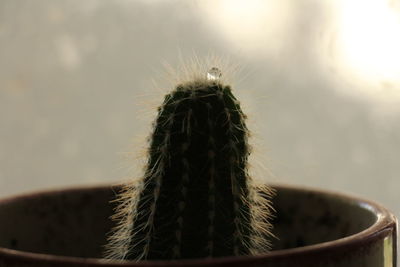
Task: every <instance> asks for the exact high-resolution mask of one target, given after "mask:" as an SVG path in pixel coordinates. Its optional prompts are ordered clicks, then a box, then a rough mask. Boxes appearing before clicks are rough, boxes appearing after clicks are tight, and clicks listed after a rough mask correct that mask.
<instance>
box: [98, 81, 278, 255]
mask: <svg viewBox="0 0 400 267" xmlns="http://www.w3.org/2000/svg"><path fill="white" fill-rule="evenodd" d="M245 120H246V116H245V114H244V113H243V112H242V110H241V108H240V103H239V101H238V100H237V99H236V98H235V97H234V96H233V94H232V90H231V88H230V87H229V86H226V85H223V84H221V83H220V82H219V81H218V80H217V79H209V80H206V79H204V80H196V81H192V82H188V83H185V84H182V85H179V86H177V87H176V89H175V90H174V91H172V92H171V93H170V94H168V95H166V96H165V99H164V102H163V104H162V105H161V106H160V107H159V108H158V116H157V119H156V121H155V123H154V129H153V133H152V135H151V138H150V140H149V143H150V148H149V149H148V161H147V166H146V167H145V174H144V177H143V178H142V179H141V180H140V182H139V183H136V184H134V185H132V186H127V188H126V189H125V191H124V192H123V193H122V194H121V197H120V198H121V200H122V203H121V204H120V207H119V209H118V211H117V214H116V215H115V217H116V218H117V219H119V220H120V221H119V225H118V226H117V228H116V229H115V231H114V233H113V235H112V236H111V237H110V243H109V245H108V247H107V253H106V254H107V258H111V259H127V260H141V259H147V260H155V259H157V260H161V259H163V260H165V259H189V258H204V257H223V256H232V255H249V254H256V253H260V252H265V251H267V249H268V246H269V242H268V238H269V237H270V230H271V225H270V223H269V222H268V220H267V219H268V217H269V215H270V211H271V207H270V206H269V199H268V194H269V193H270V190H269V189H268V188H260V187H257V186H255V185H254V184H253V180H252V179H251V177H250V176H249V174H248V163H247V161H248V156H249V153H250V147H249V145H248V137H249V132H248V129H247V127H246V123H245Z"/></svg>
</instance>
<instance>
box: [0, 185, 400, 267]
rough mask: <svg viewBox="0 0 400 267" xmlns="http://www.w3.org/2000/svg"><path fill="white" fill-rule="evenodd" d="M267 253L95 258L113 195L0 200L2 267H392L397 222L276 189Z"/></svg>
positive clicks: (379, 212) (85, 192)
mask: <svg viewBox="0 0 400 267" xmlns="http://www.w3.org/2000/svg"><path fill="white" fill-rule="evenodd" d="M275 188H276V189H277V196H276V197H275V198H274V207H275V208H276V210H277V213H276V218H275V221H274V225H275V230H274V231H275V235H276V236H278V237H279V240H274V249H273V251H271V252H269V253H266V254H264V255H260V256H246V257H227V258H216V259H196V260H182V261H148V262H145V261H143V262H110V261H105V260H103V259H100V257H101V253H102V247H103V245H104V244H105V242H106V239H105V236H106V233H107V232H108V231H109V230H110V229H111V227H112V222H111V221H110V220H109V216H110V215H111V213H112V209H113V207H112V205H111V204H110V203H109V201H110V200H112V199H113V198H114V197H115V192H116V191H118V189H119V188H116V187H111V186H98V187H86V188H75V189H64V190H55V191H48V192H40V193H33V194H28V195H22V196H17V197H12V198H8V199H4V200H1V201H0V266H19V267H23V266H36V267H44V266H46V267H49V266H58V267H62V266H71V267H72V266H74V267H75V266H76V267H77V266H86V267H94V266H98V267H100V266H103V267H106V266H108V267H110V266H115V267H117V266H120V267H122V266H126V267H127V266H167V265H168V266H188V267H194V266H221V267H222V266H224V267H225V266H226V267H228V266H229V267H231V266H248V267H256V266H273V267H279V266H282V267H283V266H285V267H294V266H296V267H302V266H307V267H311V266H315V267H318V266H324V267H328V266H336V267H340V266H346V267H353V266H357V267H361V266H362V267H372V266H373V267H389V266H390V267H392V266H396V219H395V218H394V216H393V215H392V214H391V213H390V212H388V211H387V210H386V209H385V208H383V207H381V206H380V205H378V204H375V203H372V202H370V201H366V200H362V199H359V198H355V197H349V196H344V195H341V194H336V193H329V192H323V191H319V190H310V189H304V188H295V187H289V186H275Z"/></svg>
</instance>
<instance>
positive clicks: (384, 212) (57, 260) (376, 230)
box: [0, 183, 397, 267]
mask: <svg viewBox="0 0 400 267" xmlns="http://www.w3.org/2000/svg"><path fill="white" fill-rule="evenodd" d="M116 186H118V185H116V184H109V183H107V184H96V185H81V186H71V187H66V188H57V189H47V190H40V191H35V192H30V193H25V194H24V193H22V194H18V195H15V196H9V197H6V198H2V199H0V206H2V205H4V204H7V203H8V202H13V201H17V200H19V199H23V198H32V197H35V196H38V195H43V194H58V193H65V192H74V191H82V190H83V191H85V190H96V189H97V190H98V189H106V188H114V187H116ZM271 187H272V188H273V189H277V191H279V189H280V188H285V189H290V190H293V191H302V192H304V193H307V192H309V193H319V194H323V195H328V196H330V197H333V198H337V199H345V200H346V201H348V202H350V203H351V202H353V203H354V204H355V205H358V206H361V207H362V208H364V209H366V210H369V211H370V212H371V213H373V214H374V215H375V217H376V221H375V222H374V223H373V224H372V225H371V226H369V227H368V228H366V229H364V230H363V231H361V232H358V233H355V234H352V235H349V236H346V237H343V238H339V239H336V240H332V241H327V242H322V243H318V244H313V245H308V246H302V247H295V248H289V249H281V250H273V251H270V252H268V253H266V254H261V255H255V256H229V257H221V258H206V259H203V258H201V259H188V260H168V261H165V260H159V261H158V260H155V261H140V262H134V261H120V262H119V261H112V260H107V259H101V258H80V257H72V256H58V255H52V254H42V253H34V252H27V251H20V250H14V249H10V248H5V247H0V258H1V257H6V258H18V259H19V260H21V259H25V260H28V261H34V262H48V263H53V264H65V263H68V264H82V263H83V262H84V263H85V264H87V265H88V266H116V267H117V266H165V264H166V263H169V264H173V266H193V267H195V266H207V265H214V264H229V263H230V262H235V264H237V263H240V262H243V264H245V263H246V262H248V261H249V259H251V261H252V262H258V261H262V262H264V261H265V260H267V259H271V260H272V259H273V258H282V257H292V256H296V255H310V254H319V253H321V252H325V251H328V250H331V249H335V250H338V249H339V250H342V251H347V250H349V249H351V248H353V247H356V246H358V245H360V244H361V243H365V242H373V241H374V240H376V239H380V238H382V236H385V235H387V232H388V231H393V229H395V231H396V229H397V228H396V226H397V219H396V217H395V216H394V215H393V214H392V213H391V212H390V211H389V210H388V209H386V208H385V207H383V206H382V205H381V204H378V203H376V202H374V201H371V200H367V199H364V198H362V197H359V196H355V195H349V194H347V193H346V194H344V193H339V192H335V191H330V190H329V191H328V190H325V189H319V188H312V187H308V186H297V185H288V184H271ZM394 235H396V232H395V233H394ZM395 246H396V244H395ZM395 249H396V248H395Z"/></svg>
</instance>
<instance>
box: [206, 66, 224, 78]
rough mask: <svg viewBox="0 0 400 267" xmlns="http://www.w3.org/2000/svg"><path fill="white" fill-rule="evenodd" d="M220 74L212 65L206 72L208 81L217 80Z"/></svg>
mask: <svg viewBox="0 0 400 267" xmlns="http://www.w3.org/2000/svg"><path fill="white" fill-rule="evenodd" d="M221 76H222V72H221V71H220V70H219V69H218V68H216V67H213V68H211V69H210V70H209V71H208V72H207V80H209V81H218V80H219V79H220V78H221Z"/></svg>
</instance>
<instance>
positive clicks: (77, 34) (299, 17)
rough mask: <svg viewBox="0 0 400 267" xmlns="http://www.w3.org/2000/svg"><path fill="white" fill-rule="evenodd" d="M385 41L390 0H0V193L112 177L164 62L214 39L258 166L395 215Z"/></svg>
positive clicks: (126, 167) (390, 44) (390, 64)
mask: <svg viewBox="0 0 400 267" xmlns="http://www.w3.org/2000/svg"><path fill="white" fill-rule="evenodd" d="M399 47H400V1H398V0H390V1H389V0H387V1H385V0H336V1H323V0H297V1H291V0H279V1H277V0H275V1H272V0H245V1H244V0H225V1H224V0H221V1H217V0H213V1H184V0H182V1H174V0H171V1H161V0H143V1H140V0H136V1H135V0H112V1H111V0H110V1H100V0H97V1H96V0H85V1H78V0H63V1H61V0H37V1H30V0H20V1H15V0H2V1H1V2H0V197H4V196H8V195H13V194H17V193H23V192H28V191H32V190H41V189H49V188H60V187H64V186H76V185H91V184H98V183H108V182H112V183H115V182H119V181H122V180H124V179H126V178H127V177H128V176H129V175H130V173H131V172H132V171H133V169H134V168H136V167H133V166H134V163H133V159H132V158H133V156H132V155H134V154H135V153H136V152H135V151H136V150H140V149H138V148H139V147H140V148H141V147H144V146H145V144H144V143H141V144H140V142H137V141H134V140H136V139H137V136H143V134H144V135H145V134H146V132H148V131H149V128H150V124H151V122H152V120H153V118H154V116H155V110H154V109H153V110H152V109H151V108H150V107H151V105H150V104H151V103H157V102H161V100H162V97H163V96H162V93H160V91H164V92H165V91H166V90H168V89H171V85H170V83H168V82H166V83H163V80H168V78H165V77H164V76H165V75H164V74H163V73H165V69H164V67H163V63H164V62H167V63H168V64H170V65H171V66H178V65H179V64H180V63H179V62H180V61H181V59H183V61H184V60H185V59H186V58H188V59H190V58H191V57H193V55H194V54H196V55H197V56H198V57H199V58H203V57H206V56H207V55H210V54H213V55H217V56H218V55H220V56H221V57H222V58H229V60H230V61H232V62H235V63H237V64H239V65H240V66H241V68H242V71H241V72H239V73H237V74H236V75H234V77H233V81H232V83H233V87H234V90H235V93H236V95H237V96H238V97H239V98H240V99H241V100H242V103H243V106H244V109H245V110H246V111H247V112H248V113H249V117H250V122H252V123H251V127H252V128H251V129H252V130H253V131H254V132H255V133H256V134H255V137H256V139H257V140H256V143H257V145H256V148H257V149H256V150H257V151H256V154H255V155H256V156H255V160H256V161H257V162H260V163H262V164H263V165H264V166H265V167H266V168H267V170H265V171H264V173H262V174H263V178H264V179H265V180H266V181H267V182H270V183H287V184H294V185H307V186H311V187H317V188H323V189H328V190H334V191H341V192H345V193H352V194H356V195H359V196H362V197H364V198H368V199H371V200H375V201H378V202H380V203H382V204H384V205H385V206H386V207H388V208H389V209H391V210H393V211H394V212H395V213H396V214H397V216H399V215H400V205H399V192H398V191H399V189H400V179H399V178H400V177H399V176H400V160H399V156H400V152H399V150H400V49H399ZM210 67H213V66H210ZM217 67H219V66H217ZM221 70H222V72H224V69H221ZM154 81H156V83H154ZM157 86H160V87H163V88H162V89H166V90H158V89H157ZM168 86H169V87H168ZM253 127H254V128H253ZM137 140H141V139H140V138H139V139H137ZM138 144H140V145H138Z"/></svg>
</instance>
